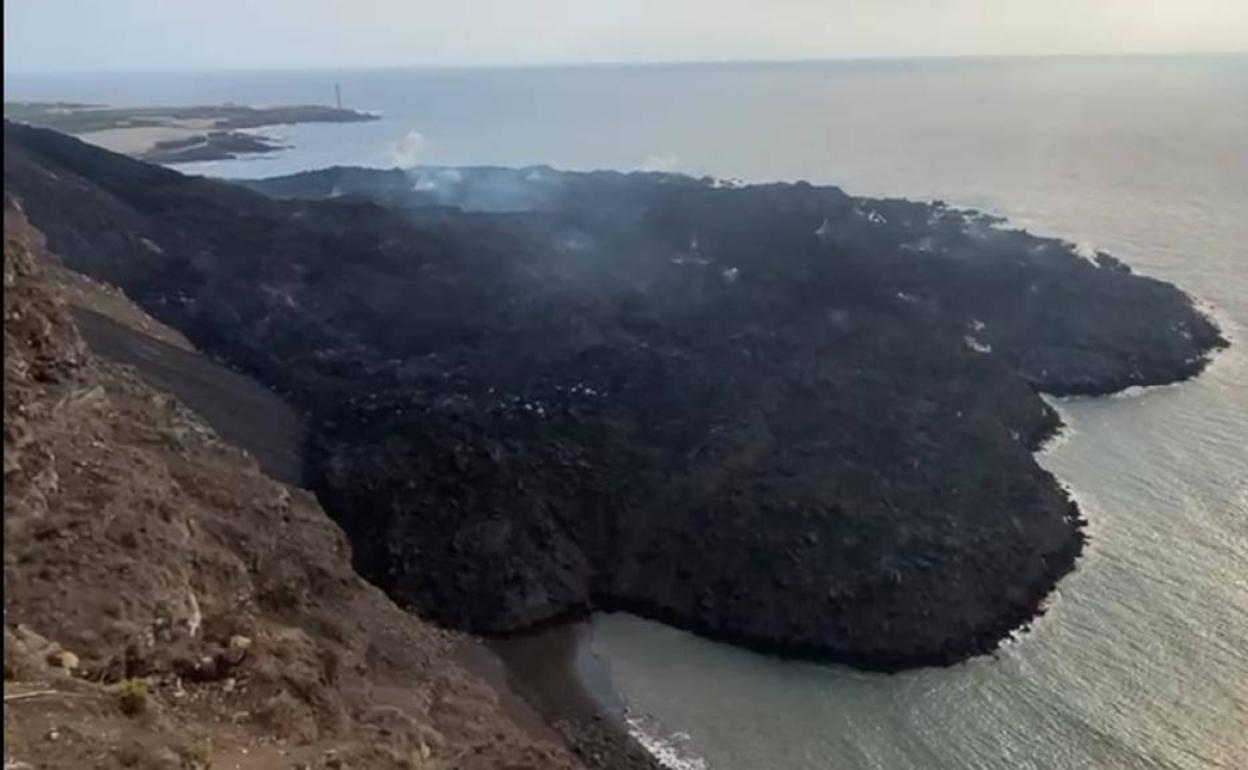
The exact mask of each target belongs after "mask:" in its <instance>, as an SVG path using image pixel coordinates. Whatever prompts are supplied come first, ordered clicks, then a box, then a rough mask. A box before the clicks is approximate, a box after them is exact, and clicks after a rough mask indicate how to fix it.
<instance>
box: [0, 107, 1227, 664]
mask: <svg viewBox="0 0 1248 770" xmlns="http://www.w3.org/2000/svg"><path fill="white" fill-rule="evenodd" d="M5 186H6V189H7V190H8V191H9V192H10V193H12V194H13V195H15V196H17V198H18V199H19V200H20V202H21V205H22V206H23V207H24V209H25V211H26V213H27V215H28V216H29V218H30V219H31V221H32V222H33V223H34V224H35V225H37V226H38V227H40V228H41V229H42V230H43V231H44V233H45V234H46V236H47V239H48V244H49V246H50V247H51V248H52V249H53V250H54V251H56V252H57V253H59V254H60V255H61V256H62V258H63V259H64V260H65V261H66V262H67V263H68V265H69V266H71V267H73V268H74V269H76V270H79V271H82V272H84V273H87V274H89V275H91V276H93V277H95V278H98V279H101V280H104V281H107V282H109V283H112V284H115V285H117V286H119V287H121V288H122V289H124V291H125V292H126V293H127V294H128V295H129V296H130V297H132V298H133V299H134V300H135V301H136V302H138V303H139V304H140V305H142V306H143V307H144V308H145V309H146V310H148V311H149V312H150V313H151V314H153V315H154V316H156V317H158V318H159V319H160V320H162V321H164V322H166V323H169V324H171V325H172V326H174V327H176V328H178V329H179V330H181V331H182V332H183V333H185V334H186V336H187V337H188V338H189V339H190V340H191V341H192V342H194V343H195V344H196V345H197V346H198V347H199V348H201V349H203V350H206V351H208V352H211V353H212V354H214V355H216V356H218V357H219V358H221V359H222V360H224V361H227V362H229V363H230V364H231V365H233V366H235V367H237V368H239V369H242V370H245V371H247V372H248V373H250V374H252V375H255V376H257V377H258V378H260V379H261V380H263V381H265V382H266V383H268V384H269V385H271V386H273V387H274V388H275V389H277V390H278V391H279V392H281V393H282V394H283V395H284V396H285V397H286V399H287V400H288V401H289V402H290V403H291V404H292V405H294V406H295V407H296V408H298V409H299V410H300V411H301V412H303V413H304V414H305V415H306V422H307V427H308V435H309V438H308V448H309V452H308V460H307V467H306V468H305V473H306V478H307V479H308V481H309V482H310V484H311V486H312V488H313V489H314V491H316V493H317V495H318V496H319V498H320V500H321V502H322V503H323V504H324V506H325V508H326V509H327V510H328V511H329V512H330V513H331V515H333V516H335V517H336V518H337V520H338V521H339V522H340V524H341V525H342V526H343V527H344V529H346V530H347V532H348V534H349V536H350V537H351V539H352V542H353V545H354V548H355V557H356V561H357V565H358V566H359V567H360V568H361V569H362V570H363V572H364V573H365V574H366V575H367V576H368V577H370V578H371V579H373V580H374V581H376V582H377V583H379V584H380V585H382V586H383V587H384V588H385V589H386V590H387V591H389V592H390V593H391V595H392V596H394V597H395V598H397V599H398V600H400V601H401V602H405V603H407V604H409V605H411V606H413V607H415V608H417V609H418V610H419V611H420V612H421V613H422V614H424V615H425V616H426V617H432V618H435V619H438V620H440V621H441V622H443V623H446V624H448V625H451V626H455V627H460V628H467V629H471V630H474V631H479V632H486V633H506V632H512V631H516V630H520V629H524V628H527V627H532V626H536V625H541V624H544V623H549V622H552V621H555V620H557V619H559V618H561V617H564V616H567V615H570V614H577V613H582V612H585V611H587V610H589V609H592V608H605V609H612V608H620V609H629V610H632V611H636V612H639V613H641V614H644V615H648V616H651V617H656V618H660V619H664V620H667V621H670V622H672V623H674V624H676V625H680V626H683V627H686V628H690V629H693V630H696V631H699V632H701V633H704V634H706V635H708V636H713V637H716V638H721V639H726V640H730V641H734V642H738V643H742V644H746V645H749V646H752V647H756V648H760V649H764V650H769V651H775V652H780V653H785V654H797V655H805V656H812V657H818V658H824V659H832V660H839V661H844V662H847V663H851V664H854V665H858V666H863V667H869V668H879V669H896V668H901V667H906V666H914V665H922V664H938V663H948V662H952V661H956V660H960V659H963V658H965V657H967V656H968V655H972V654H975V653H979V652H983V651H986V650H989V649H991V648H993V647H994V646H995V645H996V644H997V643H998V642H999V640H1000V639H1001V638H1002V637H1003V636H1004V635H1005V634H1006V633H1008V632H1009V631H1010V630H1012V629H1014V628H1016V627H1018V626H1019V625H1020V624H1023V623H1025V622H1026V621H1027V620H1028V619H1029V618H1031V617H1032V616H1033V615H1034V614H1035V613H1036V612H1037V610H1038V608H1039V606H1040V603H1041V601H1042V599H1043V597H1044V596H1045V595H1047V593H1048V592H1049V591H1050V590H1051V589H1052V588H1053V586H1054V584H1055V582H1056V581H1057V579H1058V578H1060V577H1061V576H1062V575H1063V574H1064V573H1066V572H1067V571H1069V570H1070V569H1071V568H1072V566H1073V565H1074V563H1075V559H1076V558H1077V556H1078V554H1079V552H1080V549H1081V547H1082V542H1083V535H1082V533H1081V532H1080V529H1079V516H1078V512H1077V510H1076V508H1075V506H1074V504H1073V502H1071V501H1070V500H1069V499H1068V497H1067V496H1066V494H1065V493H1064V491H1063V490H1062V489H1061V487H1060V486H1059V485H1058V484H1057V482H1056V481H1055V480H1054V479H1053V478H1052V476H1051V475H1050V474H1048V473H1047V472H1045V471H1044V470H1043V469H1041V468H1040V467H1039V466H1038V465H1037V463H1036V462H1035V460H1034V458H1033V456H1032V453H1033V452H1034V451H1035V449H1036V448H1037V447H1038V446H1039V445H1040V443H1041V442H1042V441H1043V440H1044V439H1045V438H1046V437H1048V436H1050V435H1052V434H1053V432H1054V431H1055V430H1056V429H1057V428H1058V426H1059V421H1058V418H1057V416H1056V414H1055V413H1054V412H1053V411H1052V410H1051V409H1050V408H1049V407H1048V406H1047V405H1046V404H1045V403H1044V401H1043V400H1042V399H1041V398H1040V397H1039V396H1038V395H1037V391H1048V392H1052V393H1059V394H1076V393H1083V394H1098V393H1107V392H1111V391H1115V390H1118V389H1121V388H1124V387H1128V386H1133V385H1149V384H1157V383H1163V382H1170V381H1174V380H1179V379H1183V378H1186V377H1190V376H1192V375H1195V374H1196V373H1198V372H1199V371H1200V370H1201V369H1202V367H1203V366H1204V365H1205V363H1206V360H1207V356H1208V354H1209V352H1210V351H1211V350H1213V349H1215V348H1217V347H1219V346H1221V345H1223V344H1225V343H1224V341H1223V340H1222V338H1221V336H1220V335H1219V333H1218V330H1217V329H1216V327H1214V326H1213V324H1212V323H1210V321H1209V320H1207V319H1206V318H1205V317H1204V316H1202V315H1201V314H1200V313H1198V312H1197V311H1196V310H1195V309H1194V308H1193V306H1192V303H1191V301H1190V300H1189V298H1188V297H1186V296H1185V295H1184V294H1183V293H1182V292H1180V291H1179V290H1178V289H1176V288H1174V287H1173V286H1170V285H1168V284H1165V283H1162V282H1160V281H1156V280H1153V279H1150V278H1146V277H1140V276H1135V275H1132V274H1131V273H1130V272H1129V271H1128V270H1127V269H1125V266H1123V265H1122V264H1121V263H1119V262H1118V261H1117V260H1115V259H1113V258H1112V257H1110V256H1109V255H1100V256H1099V257H1098V258H1097V259H1096V260H1094V261H1093V260H1088V259H1084V258H1082V257H1080V256H1078V255H1077V254H1076V253H1075V251H1074V249H1073V248H1072V247H1071V245H1070V244H1067V243H1064V242H1062V241H1059V240H1055V239H1047V238H1039V237H1035V236H1032V235H1029V234H1027V233H1024V232H1020V231H1014V230H1008V229H1004V228H1002V227H1001V226H1000V222H999V221H998V220H995V219H993V218H991V217H988V216H985V215H981V214H978V213H975V212H965V211H958V210H954V209H951V208H948V207H946V206H944V205H942V204H939V203H930V204H929V203H915V202H910V201H904V200H872V199H863V198H854V197H850V196H848V195H846V194H845V193H843V192H842V191H841V190H839V189H837V188H835V187H820V186H812V185H808V184H804V183H797V184H772V185H755V186H748V187H740V186H728V185H722V184H719V183H716V182H713V181H712V180H706V179H704V180H698V179H692V178H688V177H683V176H677V175H670V174H618V173H610V172H597V173H590V174H570V173H561V172H556V171H553V170H551V169H547V168H531V169H521V170H507V169H423V170H418V171H413V172H402V171H392V172H387V171H366V170H360V169H328V170H325V171H321V172H313V173H308V174H301V175H297V176H294V177H287V178H283V179H276V180H268V181H265V182H258V183H253V184H252V185H251V186H252V188H253V189H250V190H249V189H244V188H242V187H239V186H235V185H230V184H226V183H223V182H218V181H213V180H207V179H201V178H194V177H187V176H183V175H180V174H178V173H176V172H173V171H169V170H166V169H161V168H158V167H154V166H150V165H146V164H143V163H140V162H136V161H133V160H130V159H128V158H124V157H121V156H117V155H114V154H111V153H108V152H106V151H103V150H100V149H97V148H94V147H90V146H87V145H84V144H82V143H80V142H78V141H76V140H73V139H70V138H67V137H64V136H61V135H58V134H55V133H53V132H51V131H46V130H40V129H31V128H27V127H23V126H18V125H13V124H6V129H5Z"/></svg>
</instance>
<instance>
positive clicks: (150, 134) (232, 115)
mask: <svg viewBox="0 0 1248 770" xmlns="http://www.w3.org/2000/svg"><path fill="white" fill-rule="evenodd" d="M4 113H5V118H6V119H9V120H16V121H20V122H22V123H26V124H29V125H32V126H40V127H43V128H51V129H55V130H57V131H62V132H64V133H67V134H70V135H73V136H76V137H78V138H79V139H81V140H83V141H84V142H88V143H90V144H93V145H96V146H97V147H102V148H104V149H106V150H109V151H112V152H116V153H120V154H123V155H128V156H130V157H132V158H136V159H139V160H144V161H147V162H149V163H159V164H162V165H178V164H182V163H198V162H203V161H213V160H233V159H236V158H238V157H240V156H244V155H258V154H267V153H273V152H280V151H282V150H285V149H289V147H288V145H286V144H284V143H283V142H282V141H281V140H280V139H278V138H276V137H274V136H270V135H268V134H266V133H263V132H262V131H261V129H264V128H268V127H272V126H279V125H297V124H300V123H360V122H367V121H374V120H379V119H380V115H379V114H378V113H376V112H368V111H361V110H351V109H343V108H341V107H328V106H324V105H306V104H301V105H282V106H272V107H252V106H244V105H236V104H222V105H191V106H173V107H135V108H118V107H108V106H103V105H94V104H63V103H58V102H5V105H4Z"/></svg>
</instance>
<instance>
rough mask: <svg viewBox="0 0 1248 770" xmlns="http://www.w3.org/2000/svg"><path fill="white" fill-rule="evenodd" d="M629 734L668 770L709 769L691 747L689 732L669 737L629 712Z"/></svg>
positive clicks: (627, 719)
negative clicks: (660, 733)
mask: <svg viewBox="0 0 1248 770" xmlns="http://www.w3.org/2000/svg"><path fill="white" fill-rule="evenodd" d="M625 721H627V722H628V734H629V735H631V736H632V737H633V740H635V741H637V742H638V743H640V744H641V745H642V747H643V748H645V750H646V751H648V752H650V756H652V757H654V758H655V759H656V760H658V762H659V764H660V765H662V766H663V767H666V768H668V770H709V768H710V765H708V764H707V762H706V760H705V759H703V758H702V757H699V756H698V755H696V754H694V753H693V752H692V751H691V750H690V749H689V746H688V744H689V734H688V733H673V734H672V735H669V736H667V737H663V736H661V735H659V730H658V729H657V727H656V726H655V725H653V724H652V723H651V722H650V721H649V720H646V719H642V718H641V717H637V716H634V715H632V714H628V715H626V716H625Z"/></svg>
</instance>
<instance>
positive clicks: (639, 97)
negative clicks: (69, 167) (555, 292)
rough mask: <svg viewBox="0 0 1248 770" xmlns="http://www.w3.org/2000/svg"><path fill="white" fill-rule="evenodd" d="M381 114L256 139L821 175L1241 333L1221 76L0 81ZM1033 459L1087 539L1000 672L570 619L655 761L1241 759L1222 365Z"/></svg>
mask: <svg viewBox="0 0 1248 770" xmlns="http://www.w3.org/2000/svg"><path fill="white" fill-rule="evenodd" d="M334 82H339V83H341V84H342V89H343V93H344V96H345V98H346V101H347V104H348V106H354V107H358V108H361V109H374V110H379V111H381V112H382V113H383V115H384V119H383V120H381V121H378V122H376V123H369V124H356V125H349V126H296V127H290V128H285V129H280V133H283V134H284V135H286V136H287V137H288V138H289V139H290V141H292V142H293V143H295V144H296V145H297V149H296V150H292V151H290V152H287V153H282V154H279V155H275V156H271V157H266V158H262V159H254V160H244V161H231V162H225V163H218V164H203V165H201V166H197V167H196V168H195V169H194V170H196V171H198V172H201V173H210V174H217V175H223V176H240V175H241V176H258V175H265V174H273V173H284V172H289V171H294V170H300V169H304V168H312V167H318V166H323V165H328V164H332V163H345V164H365V165H394V164H396V163H401V164H404V165H406V164H410V163H412V162H421V163H438V164H479V163H499V164H509V165H520V164H529V163H549V164H551V165H554V166H558V167H563V168H572V169H584V168H606V167H610V168H638V167H650V168H663V169H671V170H677V171H685V172H689V173H694V174H711V175H714V176H718V177H739V178H744V179H747V180H770V179H799V178H805V179H810V180H812V181H821V182H833V183H836V184H840V185H842V186H843V187H845V188H846V189H847V190H848V191H849V192H851V193H860V194H873V195H880V194H892V195H903V196H907V197H924V198H942V199H945V200H947V201H950V202H954V203H960V204H966V205H974V206H977V207H981V208H984V209H988V210H991V211H993V212H996V213H999V214H1003V215H1005V216H1008V217H1009V218H1010V219H1011V220H1012V221H1013V222H1014V223H1015V224H1018V225H1021V226H1026V227H1028V228H1029V229H1031V230H1033V231H1036V232H1041V233H1044V234H1052V235H1059V236H1062V237H1064V238H1067V239H1069V240H1072V241H1076V242H1078V243H1081V244H1085V245H1087V246H1091V247H1095V248H1101V249H1105V250H1108V251H1110V252H1112V253H1114V254H1116V255H1117V256H1119V257H1121V258H1123V259H1125V260H1127V261H1128V262H1130V263H1131V264H1132V265H1133V266H1134V267H1135V268H1136V269H1137V270H1138V271H1141V272H1144V273H1147V274H1150V275H1154V276H1157V277H1160V278H1164V279H1166V280H1169V281H1172V282H1174V283H1176V284H1178V285H1180V286H1181V287H1183V288H1184V289H1186V290H1188V291H1189V292H1191V293H1192V294H1193V295H1195V296H1196V297H1198V298H1199V299H1200V300H1201V301H1203V302H1205V303H1208V305H1209V306H1210V307H1211V309H1212V311H1213V312H1214V313H1215V314H1216V316H1217V317H1218V318H1219V320H1220V321H1221V323H1222V324H1223V326H1224V328H1225V329H1226V330H1227V332H1229V334H1230V335H1231V336H1232V338H1233V339H1234V340H1235V341H1236V342H1241V343H1242V342H1245V341H1248V335H1246V334H1245V330H1246V329H1248V57H1204V58H1158V59H1145V58H1139V59H1069V60H1008V61H1000V60H998V61H958V62H953V61H943V62H942V61H909V62H906V61H898V62H870V63H810V64H795V65H794V64H789V65H779V64H772V65H719V66H692V67H689V66H686V67H633V68H607V67H595V68H583V69H555V68H552V69H532V70H520V71H508V70H461V71H441V72H435V71H425V72H419V71H381V72H343V73H332V72H326V73H310V74H309V73H302V74H291V73H285V74H283V73H251V74H235V75H214V76H198V77H194V78H188V77H187V76H174V75H169V76H141V77H140V76H135V77H128V78H119V77H105V78H101V77H94V78H55V79H50V78H49V79H40V78H25V79H22V80H17V81H13V80H6V84H5V85H6V88H5V90H6V98H9V99H13V98H62V99H80V100H88V101H109V102H113V103H143V104H151V103H156V102H166V103H194V102H214V101H225V100H232V101H236V102H244V103H289V102H293V101H321V102H323V101H326V98H327V96H328V95H329V94H330V93H332V84H333V83H334ZM1058 407H1059V409H1060V410H1061V412H1062V414H1063V416H1064V418H1065V419H1066V422H1067V424H1068V425H1069V428H1068V430H1067V433H1066V434H1065V435H1064V437H1063V439H1062V441H1060V442H1059V443H1058V444H1057V445H1056V446H1055V447H1053V448H1052V449H1050V450H1049V451H1047V452H1046V453H1045V454H1044V455H1042V457H1041V461H1042V463H1043V464H1044V465H1045V466H1046V467H1048V468H1050V469H1051V470H1053V471H1054V472H1055V473H1056V474H1057V475H1058V476H1059V477H1060V478H1061V479H1062V480H1063V481H1064V482H1065V483H1067V484H1068V485H1069V486H1070V488H1071V489H1072V491H1073V493H1074V494H1075V495H1076V497H1077V499H1078V500H1079V502H1080V504H1081V505H1082V507H1083V509H1084V512H1085V514H1086V515H1087V517H1088V518H1089V519H1090V521H1091V524H1090V534H1091V536H1092V541H1091V544H1090V547H1089V549H1088V551H1087V554H1086V556H1085V557H1084V558H1083V560H1082V561H1081V562H1080V564H1079V567H1078V569H1077V570H1076V571H1075V572H1074V573H1073V574H1072V575H1070V576H1069V577H1067V578H1066V579H1064V580H1063V581H1062V583H1061V584H1060V586H1059V587H1058V590H1057V591H1056V593H1055V594H1054V596H1053V597H1052V599H1051V602H1050V605H1051V607H1050V611H1049V613H1048V614H1047V615H1046V616H1045V617H1043V618H1042V619H1041V620H1040V621H1039V622H1038V623H1037V624H1036V625H1035V627H1034V628H1033V629H1032V630H1031V631H1029V632H1027V633H1025V634H1022V635H1020V636H1018V637H1017V638H1016V639H1015V640H1013V641H1012V642H1010V643H1009V644H1008V645H1006V646H1005V647H1004V648H1003V649H1002V650H1001V651H1000V652H999V653H998V654H997V655H995V656H992V657H983V658H978V659H975V660H972V661H970V662H969V663H966V664H964V665H960V666H956V667H953V668H949V669H940V670H934V669H928V670H920V671H914V672H908V673H903V674H898V675H893V676H887V675H877V674H867V673H862V672H856V671H852V670H849V669H845V668H840V667H834V666H819V665H812V664H802V663H792V662H782V661H777V660H773V659H769V658H766V657H763V656H759V655H755V654H752V653H748V652H744V651H741V650H736V649H733V648H731V647H727V646H724V645H720V644H716V643H712V642H708V641H705V640H702V639H698V638H696V637H694V636H692V635H689V634H687V633H684V632H680V631H676V630H674V629H670V628H667V627H664V626H661V625H658V624H655V623H650V622H647V621H643V620H640V619H637V618H633V617H629V616H625V615H611V616H604V617H600V618H598V619H596V621H595V622H594V625H593V630H592V645H593V648H594V649H595V650H596V651H597V652H598V654H599V655H601V656H602V657H603V658H604V659H605V660H606V661H607V663H608V665H609V666H610V669H611V672H612V676H613V679H614V682H615V685H616V687H617V688H618V689H619V690H620V693H621V694H622V696H623V697H624V699H625V701H626V702H627V703H628V704H629V707H630V711H631V713H632V715H633V718H634V720H635V722H636V724H637V727H638V729H639V731H640V732H642V733H644V734H645V735H646V736H648V738H647V739H648V740H653V741H654V742H655V746H656V748H657V749H660V750H662V751H664V752H665V753H670V754H675V755H677V756H676V758H675V759H673V763H674V764H682V763H683V764H684V765H686V766H705V767H709V768H712V769H713V770H765V769H766V768H798V769H801V768H846V769H856V768H888V769H889V770H892V769H893V768H899V769H900V768H916V769H917V768H922V769H924V770H927V769H929V768H994V769H995V768H1212V767H1226V768H1244V767H1248V356H1246V355H1245V350H1244V348H1243V345H1242V344H1239V345H1236V346H1234V347H1232V349H1231V350H1229V351H1228V352H1226V353H1224V354H1222V355H1220V356H1219V357H1218V359H1217V360H1216V362H1215V363H1214V365H1213V366H1212V368H1211V369H1210V370H1209V371H1208V372H1207V373H1206V374H1205V375H1203V376H1202V377H1200V378H1198V379H1196V380H1194V381H1192V382H1188V383H1183V384H1181V385H1177V386H1168V387H1163V388H1156V389H1150V390H1147V391H1143V392H1136V393H1128V394H1124V395H1121V396H1117V397H1113V398H1107V399H1074V400H1063V401H1060V402H1058Z"/></svg>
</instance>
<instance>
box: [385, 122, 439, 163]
mask: <svg viewBox="0 0 1248 770" xmlns="http://www.w3.org/2000/svg"><path fill="white" fill-rule="evenodd" d="M428 146H429V140H428V139H426V138H425V135H424V134H422V133H420V132H419V131H416V130H412V131H408V132H407V134H405V135H404V136H403V138H402V139H400V140H399V141H397V142H395V143H394V144H393V145H391V147H390V159H391V161H392V162H393V163H394V165H395V166H398V167H399V168H410V167H412V166H415V165H416V164H417V163H418V162H420V156H421V155H424V153H425V150H426V149H427V148H428Z"/></svg>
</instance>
